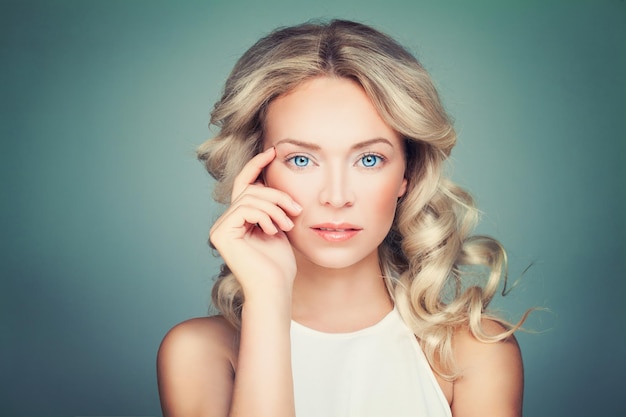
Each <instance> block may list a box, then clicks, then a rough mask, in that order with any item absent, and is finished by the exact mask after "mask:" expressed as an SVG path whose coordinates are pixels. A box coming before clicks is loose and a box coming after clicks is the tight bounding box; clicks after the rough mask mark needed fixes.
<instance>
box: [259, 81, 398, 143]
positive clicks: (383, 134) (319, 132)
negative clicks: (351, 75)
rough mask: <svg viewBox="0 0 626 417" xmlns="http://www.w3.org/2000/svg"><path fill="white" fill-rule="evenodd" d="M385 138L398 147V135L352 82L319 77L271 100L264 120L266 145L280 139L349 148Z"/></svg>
mask: <svg viewBox="0 0 626 417" xmlns="http://www.w3.org/2000/svg"><path fill="white" fill-rule="evenodd" d="M375 138H385V139H387V140H389V141H390V142H392V143H393V144H394V145H395V144H397V145H400V142H401V141H400V137H399V135H398V134H397V133H396V132H395V131H394V130H393V129H392V128H391V127H390V126H389V125H387V123H386V122H385V121H384V120H383V119H382V118H381V117H380V115H379V114H378V111H377V110H376V107H375V106H374V104H373V103H372V101H371V100H370V98H369V97H368V96H367V94H366V93H365V91H364V90H363V88H362V87H361V86H360V85H359V84H358V83H356V82H355V81H352V80H349V79H346V78H338V77H319V78H314V79H312V80H309V81H306V82H305V83H303V84H301V85H299V86H298V87H296V88H295V89H294V90H292V91H291V92H289V93H287V94H284V95H282V96H280V97H278V98H276V99H275V100H273V101H272V102H271V103H270V105H269V107H268V110H267V114H266V119H265V131H264V141H265V145H266V146H272V145H273V144H274V143H276V142H278V141H281V140H284V139H295V140H301V141H306V142H311V143H316V144H318V145H320V146H322V147H325V146H331V145H332V146H339V145H341V144H345V145H352V144H354V143H357V142H362V141H366V140H371V139H375Z"/></svg>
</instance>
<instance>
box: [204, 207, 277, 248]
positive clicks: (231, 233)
mask: <svg viewBox="0 0 626 417" xmlns="http://www.w3.org/2000/svg"><path fill="white" fill-rule="evenodd" d="M255 226H258V227H259V229H261V230H262V231H263V232H264V233H266V234H268V235H274V234H276V233H278V228H277V227H276V224H275V223H274V222H273V221H272V218H271V217H270V216H269V215H268V214H267V213H266V212H264V211H263V210H260V209H259V208H257V207H253V206H240V207H237V208H236V210H233V211H232V212H228V213H226V214H225V215H224V216H222V218H221V219H220V222H219V223H216V224H215V225H214V227H212V228H211V233H210V238H211V242H212V243H213V244H214V245H215V246H216V247H217V246H219V242H220V241H226V240H231V239H233V238H235V239H240V238H243V237H244V236H245V235H246V234H247V233H248V232H249V231H250V230H251V229H252V228H253V227H255Z"/></svg>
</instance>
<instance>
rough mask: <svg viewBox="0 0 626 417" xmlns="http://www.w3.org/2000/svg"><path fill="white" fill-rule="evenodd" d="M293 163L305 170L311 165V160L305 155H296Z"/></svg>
mask: <svg viewBox="0 0 626 417" xmlns="http://www.w3.org/2000/svg"><path fill="white" fill-rule="evenodd" d="M291 161H292V162H293V164H294V165H295V166H297V167H298V168H304V167H305V166H307V165H309V162H310V161H311V160H310V159H309V158H307V157H306V156H304V155H296V156H294V157H293V158H291Z"/></svg>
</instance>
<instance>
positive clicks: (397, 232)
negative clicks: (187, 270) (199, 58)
mask: <svg viewBox="0 0 626 417" xmlns="http://www.w3.org/2000/svg"><path fill="white" fill-rule="evenodd" d="M211 122H212V123H213V124H214V125H216V126H218V127H219V129H220V132H219V134H218V136H217V137H215V138H213V139H211V140H209V141H207V142H206V143H204V144H203V145H202V146H201V147H200V149H199V152H198V155H199V158H200V159H201V160H202V161H204V163H205V164H206V168H207V169H208V171H209V172H210V173H211V175H212V176H213V177H215V178H216V180H217V185H216V188H215V197H216V199H217V200H218V201H220V202H222V203H226V204H228V208H227V209H226V210H225V212H224V213H223V214H222V216H221V217H220V218H219V219H218V220H217V221H216V222H215V224H214V225H213V227H212V228H211V232H210V240H211V243H212V245H213V246H214V247H215V248H216V249H217V250H218V251H219V253H220V255H221V257H222V258H223V260H224V262H225V264H224V267H223V268H222V272H221V274H220V276H219V279H218V281H217V282H216V284H215V286H214V289H213V304H214V306H215V307H216V308H217V309H218V310H219V311H220V314H219V315H216V316H213V317H204V318H197V319H192V320H189V321H186V322H183V323H181V324H179V325H177V326H175V327H174V328H173V329H172V330H171V331H170V332H169V333H168V334H167V336H166V337H165V339H164V340H163V343H162V345H161V348H160V350H159V356H158V377H159V390H160V396H161V403H162V408H163V413H164V415H165V416H169V417H178V416H185V417H193V416H216V417H217V416H220V417H221V416H246V417H249V416H271V417H281V416H295V415H297V416H298V417H306V416H320V417H332V416H357V417H366V416H381V417H382V416H394V417H401V416H407V417H408V416H430V417H437V416H451V415H452V416H454V417H472V416H480V417H484V416H500V417H505V416H520V415H521V413H522V411H521V410H522V391H523V370H522V360H521V355H520V351H519V348H518V345H517V343H516V341H515V339H514V337H513V335H512V333H513V331H514V330H515V329H516V327H517V326H509V325H508V324H507V323H506V322H504V321H502V320H499V319H498V318H495V317H491V316H488V315H487V313H486V308H487V305H488V304H489V302H490V300H491V298H492V296H493V295H494V293H495V292H496V288H497V286H498V282H499V281H500V279H501V275H502V274H503V271H504V270H505V268H506V257H505V253H504V250H503V249H502V247H501V246H500V245H499V244H498V243H497V242H496V241H495V240H493V239H490V238H487V237H473V236H471V235H470V233H471V231H472V228H473V225H474V223H475V219H476V211H475V209H474V207H473V203H472V200H471V198H470V196H469V195H468V194H467V193H465V192H464V191H463V190H462V189H460V188H459V187H457V186H456V185H454V184H453V183H452V182H450V181H449V180H448V179H446V178H444V177H443V176H442V165H443V163H444V161H445V160H446V158H447V157H448V155H449V154H450V151H451V149H452V147H453V146H454V144H455V141H456V137H455V132H454V129H453V127H452V125H451V122H450V120H449V118H448V116H447V115H446V113H445V111H444V109H443V107H442V105H441V103H440V100H439V98H438V95H437V92H436V90H435V89H434V87H433V85H432V83H431V80H430V77H429V75H428V74H427V73H426V72H425V70H424V69H423V68H422V66H421V65H420V64H419V63H418V61H416V59H415V58H414V57H413V56H412V55H411V54H410V53H408V52H407V51H406V50H405V49H404V48H402V47H401V46H400V45H398V44H397V43H396V42H395V41H394V40H392V39H391V38H389V37H388V36H386V35H384V34H382V33H380V32H378V31H376V30H375V29H372V28H370V27H368V26H365V25H362V24H358V23H354V22H349V21H331V22H329V23H326V24H303V25H300V26H295V27H290V28H285V29H280V30H277V31H275V32H273V33H271V34H269V35H268V36H266V37H265V38H263V39H261V40H259V41H258V42H257V43H256V44H255V45H254V46H252V47H251V48H250V49H249V50H248V51H247V52H246V53H245V54H244V55H243V57H242V58H241V59H240V60H239V61H238V62H237V64H236V65H235V68H234V69H233V71H232V73H231V75H230V77H229V78H228V80H227V82H226V86H225V90H224V94H223V96H222V98H221V100H220V101H219V102H218V103H217V104H216V105H215V108H214V110H213V113H212V120H211ZM473 267H475V268H474V269H472V268H473ZM476 270H487V271H488V272H487V273H486V277H485V278H486V280H485V281H486V282H485V284H484V286H482V287H479V286H467V285H464V273H467V272H468V271H469V272H471V273H472V274H475V273H476Z"/></svg>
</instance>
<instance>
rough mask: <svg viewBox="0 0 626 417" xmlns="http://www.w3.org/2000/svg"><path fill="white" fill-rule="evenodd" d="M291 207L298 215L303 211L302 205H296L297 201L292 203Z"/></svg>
mask: <svg viewBox="0 0 626 417" xmlns="http://www.w3.org/2000/svg"><path fill="white" fill-rule="evenodd" d="M291 205H292V206H293V208H294V209H295V210H296V211H297V212H298V213H299V212H301V211H302V206H300V204H298V203H296V202H295V201H292V202H291Z"/></svg>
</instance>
